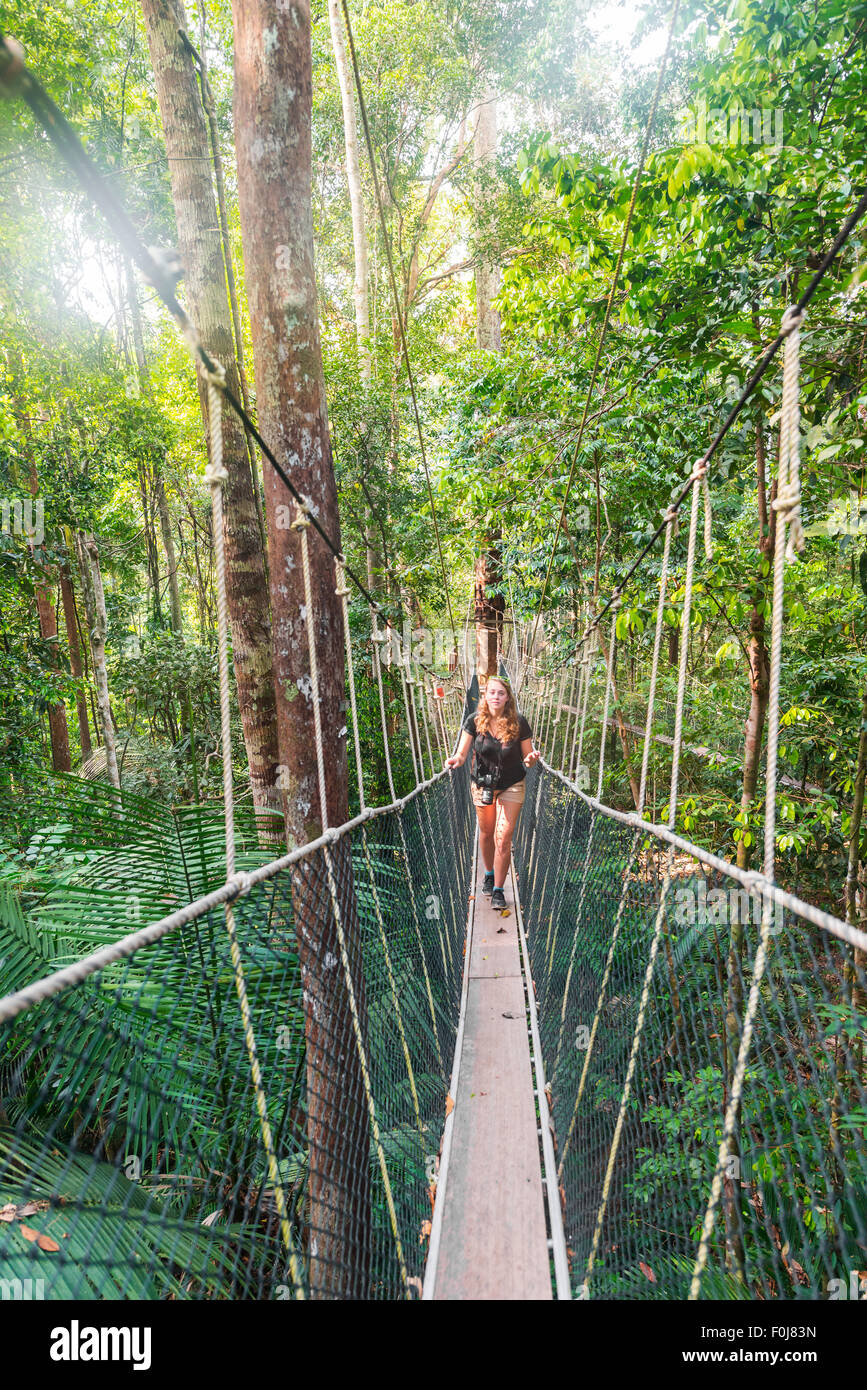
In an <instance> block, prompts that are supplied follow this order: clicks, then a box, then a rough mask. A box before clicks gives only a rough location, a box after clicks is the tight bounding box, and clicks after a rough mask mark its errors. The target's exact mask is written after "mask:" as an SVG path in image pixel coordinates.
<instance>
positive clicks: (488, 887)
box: [482, 869, 494, 897]
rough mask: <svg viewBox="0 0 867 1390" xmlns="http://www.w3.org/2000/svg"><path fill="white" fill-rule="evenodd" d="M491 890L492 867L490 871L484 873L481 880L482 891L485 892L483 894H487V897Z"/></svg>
mask: <svg viewBox="0 0 867 1390" xmlns="http://www.w3.org/2000/svg"><path fill="white" fill-rule="evenodd" d="M493 891H494V871H493V869H491V871H490V873H487V874H485V877H484V881H483V883H482V892H483V893H485V894H487V896H488V897H490V895H491V894H492V893H493Z"/></svg>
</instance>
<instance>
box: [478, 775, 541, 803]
mask: <svg viewBox="0 0 867 1390" xmlns="http://www.w3.org/2000/svg"><path fill="white" fill-rule="evenodd" d="M526 790H527V780H526V778H525V777H522V778H521V780H520V782H515V783H514V785H513V786H511V787H507V788H506V790H505V791H504V792H498V791H495V792H494V800H493V803H492V804H493V805H496V804H497V802H498V801H511V802H513V803H517V804H518V805H519V806H523V804H524V795H525V793H526ZM482 791H483V788H482V787H477V786H476V784H475V782H471V783H470V792H471V794H472V798H473V805H474V806H481V804H482Z"/></svg>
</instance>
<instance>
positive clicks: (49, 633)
mask: <svg viewBox="0 0 867 1390" xmlns="http://www.w3.org/2000/svg"><path fill="white" fill-rule="evenodd" d="M34 555H35V550H34ZM35 589H36V611H37V613H38V615H39V631H40V634H41V636H42V640H43V642H47V643H48V644H49V650H50V656H49V664H50V666H51V669H52V670H53V671H60V670H61V669H62V668H61V663H60V651H59V649H58V645H57V613H56V612H55V608H54V604H53V602H52V600H51V594H50V591H49V589H48V585H47V584H46V583H45V582H44V581H39V580H37V582H36V585H35ZM48 729H49V733H50V735H51V765H52V767H53V769H54V771H55V772H71V771H72V762H71V761H70V757H69V725H68V724H67V722H66V706H65V705H64V704H60V703H58V704H56V705H49V706H48Z"/></svg>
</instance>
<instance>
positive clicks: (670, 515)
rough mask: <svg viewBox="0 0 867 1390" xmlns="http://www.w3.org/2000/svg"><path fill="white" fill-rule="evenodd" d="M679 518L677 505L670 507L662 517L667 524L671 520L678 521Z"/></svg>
mask: <svg viewBox="0 0 867 1390" xmlns="http://www.w3.org/2000/svg"><path fill="white" fill-rule="evenodd" d="M677 518H678V510H677V507H669V508H668V510H667V511H666V513H665V515H664V516H663V518H662V519H663V521H664V522H666V524H667V523H668V522H670V521H674V522H676V521H677Z"/></svg>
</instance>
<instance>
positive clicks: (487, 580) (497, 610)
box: [473, 532, 506, 678]
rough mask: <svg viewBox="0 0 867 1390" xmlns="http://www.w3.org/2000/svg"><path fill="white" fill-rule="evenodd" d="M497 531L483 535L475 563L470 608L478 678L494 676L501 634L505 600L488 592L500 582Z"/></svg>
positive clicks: (499, 595)
mask: <svg viewBox="0 0 867 1390" xmlns="http://www.w3.org/2000/svg"><path fill="white" fill-rule="evenodd" d="M499 540H500V537H499V534H498V533H496V532H494V533H492V534H490V535H488V536H486V537H485V539H484V541H483V543H482V552H481V554H480V555H479V556H478V557H477V559H476V563H475V572H474V581H473V608H474V616H475V623H476V670H477V672H478V674H479V677H480V678H482V677H485V678H486V677H488V676H495V675H496V674H497V669H498V657H499V651H500V645H501V642H502V636H503V614H504V612H505V609H506V600H505V598H504V597H503V595H502V594H489V593H488V589H489V588H491V587H492V586H495V585H498V584H500V583H501V581H502V578H503V572H502V567H501V565H500V553H499V546H498V542H499Z"/></svg>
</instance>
